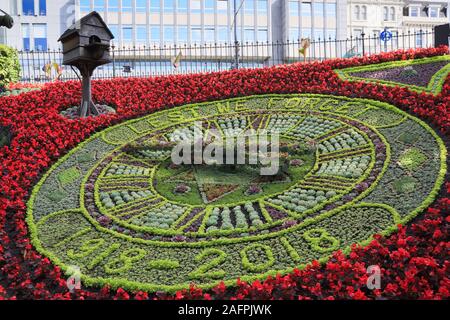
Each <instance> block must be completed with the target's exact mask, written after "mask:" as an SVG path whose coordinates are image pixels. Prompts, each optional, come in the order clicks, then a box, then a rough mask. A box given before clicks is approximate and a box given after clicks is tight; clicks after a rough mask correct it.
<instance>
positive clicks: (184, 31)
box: [177, 26, 189, 43]
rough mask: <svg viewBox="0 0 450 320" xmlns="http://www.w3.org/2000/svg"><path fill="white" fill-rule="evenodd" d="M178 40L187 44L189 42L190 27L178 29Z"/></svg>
mask: <svg viewBox="0 0 450 320" xmlns="http://www.w3.org/2000/svg"><path fill="white" fill-rule="evenodd" d="M177 32H178V34H177V39H178V41H179V42H183V43H186V42H188V40H189V39H188V27H187V26H179V27H178V29H177Z"/></svg>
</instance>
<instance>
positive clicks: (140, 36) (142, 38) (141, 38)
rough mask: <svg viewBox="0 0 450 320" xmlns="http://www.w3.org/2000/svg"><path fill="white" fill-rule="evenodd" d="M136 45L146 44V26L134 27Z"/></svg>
mask: <svg viewBox="0 0 450 320" xmlns="http://www.w3.org/2000/svg"><path fill="white" fill-rule="evenodd" d="M136 43H140V44H146V43H147V26H137V27H136Z"/></svg>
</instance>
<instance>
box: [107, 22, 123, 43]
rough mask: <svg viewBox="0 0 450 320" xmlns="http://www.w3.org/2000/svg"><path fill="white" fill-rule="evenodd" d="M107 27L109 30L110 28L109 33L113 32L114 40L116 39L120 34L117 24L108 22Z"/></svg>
mask: <svg viewBox="0 0 450 320" xmlns="http://www.w3.org/2000/svg"><path fill="white" fill-rule="evenodd" d="M108 28H109V30H111V33H112V34H113V36H114V39H115V40H116V41H118V40H119V36H120V34H119V26H118V25H117V24H110V25H108Z"/></svg>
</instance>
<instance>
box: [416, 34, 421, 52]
mask: <svg viewBox="0 0 450 320" xmlns="http://www.w3.org/2000/svg"><path fill="white" fill-rule="evenodd" d="M422 42H423V35H422V33H421V32H420V33H419V32H417V31H416V47H419V48H421V47H422Z"/></svg>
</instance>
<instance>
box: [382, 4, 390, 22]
mask: <svg viewBox="0 0 450 320" xmlns="http://www.w3.org/2000/svg"><path fill="white" fill-rule="evenodd" d="M383 20H384V21H388V20H389V12H388V7H383Z"/></svg>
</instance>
